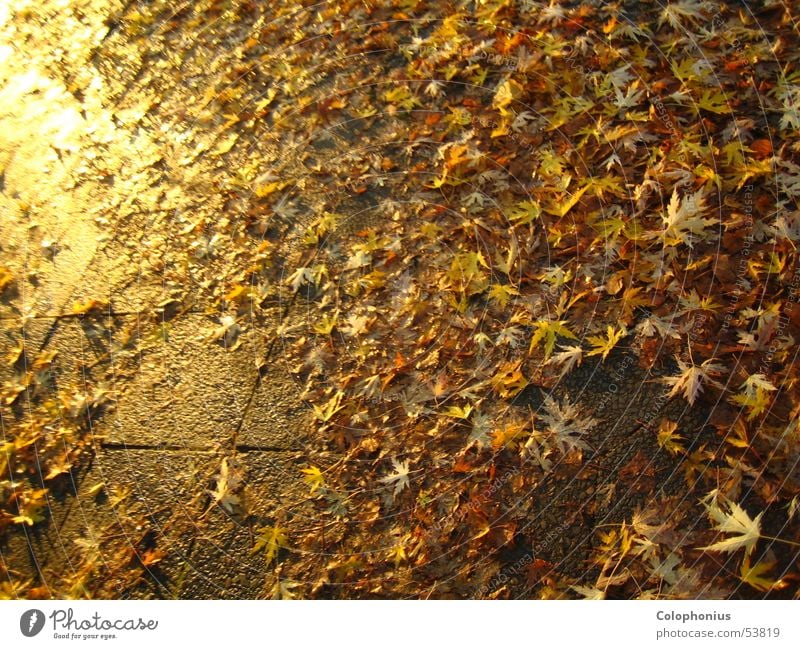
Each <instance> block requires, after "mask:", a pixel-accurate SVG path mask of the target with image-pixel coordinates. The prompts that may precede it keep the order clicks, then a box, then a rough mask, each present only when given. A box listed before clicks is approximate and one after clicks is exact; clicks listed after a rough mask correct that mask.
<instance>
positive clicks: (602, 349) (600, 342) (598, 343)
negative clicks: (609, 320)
mask: <svg viewBox="0 0 800 649" xmlns="http://www.w3.org/2000/svg"><path fill="white" fill-rule="evenodd" d="M627 334H628V331H627V330H626V329H625V327H624V326H620V328H619V329H616V328H614V327H613V326H611V325H608V329H607V330H606V335H605V336H589V337H588V338H587V340H588V341H589V344H590V345H591V346H592V351H590V352H587V354H586V355H587V356H598V355H601V354H602V356H603V360H605V359H606V358H607V357H608V355H609V354H610V353H611V350H612V349H614V346H615V345H616V344H617V343H618V342H619V341H620V340H621V339H622V338H623V337H625V336H626V335H627Z"/></svg>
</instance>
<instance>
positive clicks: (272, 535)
mask: <svg viewBox="0 0 800 649" xmlns="http://www.w3.org/2000/svg"><path fill="white" fill-rule="evenodd" d="M258 533H259V534H258V536H257V537H256V544H255V545H254V546H253V553H255V552H258V551H259V550H262V549H263V550H264V553H265V554H266V557H267V565H269V564H270V563H272V560H273V559H274V558H275V557H277V556H278V551H279V550H280V549H281V548H285V547H286V544H287V543H288V540H287V538H286V532H285V530H283V529H282V528H280V527H278V526H277V525H275V526H267V527H262V528H260V529H259V530H258Z"/></svg>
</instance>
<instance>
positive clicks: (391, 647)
mask: <svg viewBox="0 0 800 649" xmlns="http://www.w3.org/2000/svg"><path fill="white" fill-rule="evenodd" d="M798 620H800V602H797V601H771V602H765V601H689V602H684V601H681V602H663V601H661V602H659V601H646V602H615V601H604V602H603V601H601V602H590V601H582V602H574V601H573V602H540V601H512V602H485V601H484V602H472V601H470V602H450V601H448V602H413V601H404V602H378V601H366V602H331V601H315V602H301V601H293V602H253V601H191V602H190V601H88V602H87V601H74V602H52V601H10V602H0V638H2V642H0V646H2V647H9V648H10V647H14V648H17V647H19V648H20V649H23V648H25V647H66V646H73V647H75V646H81V647H83V646H89V645H91V646H96V645H101V646H106V647H114V648H115V649H121V648H123V647H131V648H134V647H135V648H136V649H142V647H150V646H156V647H164V646H174V647H190V648H193V647H214V648H219V647H234V646H241V647H249V646H266V647H269V646H276V647H290V646H301V647H319V648H324V649H331V648H336V647H346V648H347V649H353V648H359V647H369V648H370V649H373V648H376V647H377V648H379V649H410V648H416V647H442V648H451V647H457V648H461V647H481V648H490V647H498V646H504V645H506V646H512V645H511V643H514V644H513V646H516V647H520V649H524V648H528V647H530V648H533V647H542V646H554V647H563V646H581V647H587V648H593V647H612V646H613V647H636V648H637V649H638V648H641V647H669V646H673V647H677V646H682V647H692V646H697V647H725V648H726V649H731V648H732V647H759V649H761V648H769V647H775V648H778V647H792V648H796V647H800V622H799V621H798ZM233 643H238V645H234V644H233Z"/></svg>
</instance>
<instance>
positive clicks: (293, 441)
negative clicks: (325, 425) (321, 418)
mask: <svg viewBox="0 0 800 649" xmlns="http://www.w3.org/2000/svg"><path fill="white" fill-rule="evenodd" d="M276 355H277V354H276ZM302 392H303V386H302V385H300V384H299V383H298V382H297V380H296V379H294V378H293V377H292V376H291V375H290V374H289V372H288V371H287V369H286V368H285V366H284V365H283V363H282V362H281V361H280V360H272V361H271V362H270V363H269V365H268V367H267V368H266V369H265V371H264V372H263V376H262V378H261V380H260V381H259V383H258V385H257V386H256V389H255V392H254V393H253V399H252V402H251V403H250V407H249V408H248V409H247V412H246V413H245V416H244V419H243V422H242V426H241V429H240V430H239V434H238V436H237V440H236V442H237V444H239V445H242V446H246V447H251V448H256V449H277V450H291V449H298V448H302V446H303V442H304V440H305V439H306V437H307V436H308V434H309V431H310V430H311V425H310V424H311V409H310V407H309V406H308V405H306V404H305V403H304V402H303V401H302V400H301V399H300V395H301V394H302Z"/></svg>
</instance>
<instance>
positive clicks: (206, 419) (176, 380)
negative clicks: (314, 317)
mask: <svg viewBox="0 0 800 649" xmlns="http://www.w3.org/2000/svg"><path fill="white" fill-rule="evenodd" d="M217 327H219V321H218V320H215V319H213V318H211V317H209V316H205V315H201V314H185V315H184V316H182V317H180V318H176V319H175V320H174V321H173V322H171V323H169V324H168V326H167V327H166V330H165V338H164V339H162V340H160V341H159V343H158V344H157V345H156V346H154V347H153V348H152V349H151V350H150V351H149V352H148V353H146V354H144V355H143V356H142V358H141V361H140V364H139V366H138V371H137V372H136V374H135V376H133V377H132V378H131V379H130V380H129V381H126V383H125V385H124V390H121V394H120V397H119V401H118V402H117V404H116V407H115V409H114V412H113V414H111V415H109V416H107V417H106V418H105V419H104V421H103V425H102V428H101V429H100V430H99V431H98V432H99V434H101V435H104V436H105V442H107V443H111V444H123V445H137V446H146V445H149V446H159V445H171V446H178V447H185V448H203V447H206V448H208V447H211V446H213V445H215V444H222V445H225V444H228V443H231V442H232V440H233V435H234V432H235V430H236V429H237V427H238V425H239V423H240V421H241V420H242V417H243V416H244V413H245V409H246V407H247V404H248V402H249V399H250V395H251V393H252V390H253V386H254V385H255V382H256V380H257V376H258V370H257V367H256V361H257V360H258V359H259V358H260V353H261V342H260V336H259V334H258V332H257V331H249V332H247V331H245V332H243V333H242V334H241V336H240V340H237V342H240V343H241V344H240V346H239V347H238V348H236V349H231V348H226V347H225V345H224V344H223V341H216V340H213V338H214V330H215V329H216V328H217Z"/></svg>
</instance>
